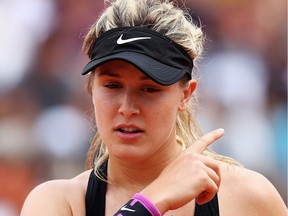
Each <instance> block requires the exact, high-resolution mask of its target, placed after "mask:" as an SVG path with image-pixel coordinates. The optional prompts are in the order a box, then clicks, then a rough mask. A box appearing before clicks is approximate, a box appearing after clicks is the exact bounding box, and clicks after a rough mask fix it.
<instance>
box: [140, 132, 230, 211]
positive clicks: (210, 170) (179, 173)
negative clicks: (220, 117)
mask: <svg viewBox="0 0 288 216" xmlns="http://www.w3.org/2000/svg"><path fill="white" fill-rule="evenodd" d="M223 134H224V130H223V129H218V130H214V131H212V132H210V133H207V134H206V135H204V136H202V137H200V138H199V139H198V140H196V141H195V142H194V143H193V144H192V145H191V146H190V147H189V148H187V149H186V150H184V151H183V152H181V154H180V155H179V156H178V157H177V158H176V159H175V160H174V161H173V162H172V163H171V164H169V165H168V166H167V167H166V168H165V169H164V170H163V171H162V173H161V174H160V175H159V177H158V178H157V179H156V180H155V181H153V182H152V183H151V184H150V185H149V186H148V187H146V188H145V189H144V190H143V191H142V192H141V193H143V194H144V195H145V196H146V197H148V198H149V199H150V200H151V202H152V203H154V204H155V206H156V207H157V208H158V209H159V211H160V212H161V213H162V214H164V213H165V212H167V211H168V210H173V209H177V208H180V207H182V206H184V205H185V204H187V203H188V202H190V201H191V200H193V199H195V198H196V201H197V203H198V204H204V203H206V202H209V201H210V200H211V199H212V198H213V197H214V196H215V194H216V193H217V192H218V189H219V185H220V169H219V164H218V162H217V161H216V160H214V159H212V158H209V157H207V156H204V155H203V154H202V152H203V151H204V150H205V149H206V148H207V147H208V146H209V145H211V144H212V143H213V142H214V141H215V140H217V139H219V138H220V137H222V136H223Z"/></svg>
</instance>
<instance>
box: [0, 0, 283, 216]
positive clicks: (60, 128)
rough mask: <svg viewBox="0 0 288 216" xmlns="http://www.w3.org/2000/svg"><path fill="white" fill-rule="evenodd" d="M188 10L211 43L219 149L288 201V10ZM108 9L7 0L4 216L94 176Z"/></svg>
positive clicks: (203, 99) (1, 67) (3, 18)
mask: <svg viewBox="0 0 288 216" xmlns="http://www.w3.org/2000/svg"><path fill="white" fill-rule="evenodd" d="M178 2H179V5H183V2H184V4H185V6H186V7H188V8H189V11H190V13H191V16H192V17H193V18H194V20H195V22H196V23H197V24H198V25H201V26H202V27H203V30H204V32H205V35H206V45H205V53H204V56H203V58H202V59H201V61H200V62H198V66H197V71H198V74H199V77H200V80H199V91H198V94H199V97H200V106H199V110H198V113H199V115H198V120H199V123H200V125H201V127H202V129H203V131H204V132H208V131H210V130H213V129H215V128H218V127H223V128H224V129H225V131H226V134H225V136H224V137H223V138H222V139H221V140H220V141H217V142H216V143H215V144H214V145H213V147H212V148H213V149H214V150H216V151H217V152H219V153H220V154H223V155H229V156H231V157H233V158H235V159H236V160H239V161H240V162H241V163H242V164H243V165H244V166H245V167H248V168H251V169H253V170H256V171H258V172H260V173H262V174H263V175H265V176H266V177H267V178H268V179H269V180H270V181H271V182H272V183H273V184H274V185H275V186H276V188H277V190H278V191H279V192H280V194H281V195H282V197H283V199H284V201H285V202H286V203H287V11H286V9H287V5H286V3H287V2H286V1H285V0H254V1H248V0H214V1H210V0H186V1H180V0H179V1H178ZM103 8H104V3H103V2H102V1H98V0H97V1H96V0H83V1H78V0H69V1H68V0H21V1H19V0H9V1H8V0H6V1H1V2H0V26H1V29H2V33H1V34H0V216H16V215H19V211H20V209H21V206H22V204H23V201H24V199H25V197H26V196H27V194H28V193H29V191H30V190H31V189H32V188H33V187H35V186H36V185H37V184H39V183H41V182H43V181H46V180H49V179H55V178H71V177H73V176H75V175H77V174H78V173H80V172H81V171H83V170H84V169H85V157H86V152H87V149H88V147H89V144H90V140H91V137H92V135H93V133H94V132H95V131H94V130H95V128H93V110H92V103H91V100H90V96H89V94H88V93H87V91H86V89H85V83H86V79H87V78H86V77H83V76H81V75H80V72H81V70H82V67H83V66H84V65H85V63H86V62H87V61H88V59H87V57H86V56H85V55H84V54H83V53H82V52H81V46H82V42H83V37H84V35H85V33H86V32H87V29H88V28H89V26H90V25H92V24H93V22H94V21H95V19H97V17H98V15H99V13H100V12H101V10H103Z"/></svg>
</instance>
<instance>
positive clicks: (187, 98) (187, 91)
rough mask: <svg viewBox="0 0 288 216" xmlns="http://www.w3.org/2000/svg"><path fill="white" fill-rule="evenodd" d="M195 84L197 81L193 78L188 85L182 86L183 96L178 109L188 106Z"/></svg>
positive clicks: (181, 109)
mask: <svg viewBox="0 0 288 216" xmlns="http://www.w3.org/2000/svg"><path fill="white" fill-rule="evenodd" d="M196 86H197V81H196V80H195V79H192V80H190V81H189V83H188V85H187V86H186V87H184V88H183V92H182V93H183V97H182V99H181V101H180V104H179V107H178V111H183V110H185V108H186V107H187V106H188V104H189V101H190V98H191V96H192V94H193V92H194V91H195V89H196Z"/></svg>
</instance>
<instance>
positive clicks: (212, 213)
mask: <svg viewBox="0 0 288 216" xmlns="http://www.w3.org/2000/svg"><path fill="white" fill-rule="evenodd" d="M219 215H220V213H219V205H218V197H217V194H216V195H215V196H214V198H213V199H212V200H211V201H210V202H208V203H205V204H203V205H198V204H197V203H196V207H195V214H194V216H219Z"/></svg>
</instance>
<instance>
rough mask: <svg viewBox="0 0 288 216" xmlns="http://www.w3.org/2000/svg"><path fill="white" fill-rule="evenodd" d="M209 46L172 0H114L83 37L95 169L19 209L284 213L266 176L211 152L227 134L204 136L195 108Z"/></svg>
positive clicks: (49, 185)
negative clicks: (199, 65) (199, 64)
mask: <svg viewBox="0 0 288 216" xmlns="http://www.w3.org/2000/svg"><path fill="white" fill-rule="evenodd" d="M202 47H203V35H202V31H201V29H200V28H198V27H196V26H195V25H194V24H193V23H192V22H191V20H190V19H189V17H188V16H187V15H186V14H185V13H184V12H183V11H182V10H180V9H178V8H177V7H175V6H174V5H173V4H172V3H169V2H168V1H163V0H141V1H137V0H117V1H115V2H113V3H112V4H111V6H110V7H108V8H107V9H106V10H105V11H104V12H103V14H102V15H101V17H100V18H99V20H98V21H97V22H96V23H95V25H93V26H92V27H91V29H90V31H89V33H88V34H87V36H86V38H85V41H84V49H85V50H87V51H88V55H89V57H90V58H91V61H90V62H89V63H88V64H87V65H86V67H85V68H84V70H83V72H82V74H83V75H84V74H89V80H88V90H89V92H90V93H91V95H92V100H93V104H94V110H95V118H96V124H97V130H98V132H97V134H96V135H95V138H94V139H93V142H92V145H91V147H90V150H89V153H88V160H87V164H88V167H89V168H93V169H92V170H91V169H88V170H87V171H85V172H83V173H82V174H80V175H79V176H76V177H75V178H73V179H70V180H54V181H49V182H46V183H44V184H42V185H40V186H38V187H36V188H35V189H34V190H33V191H32V192H31V193H30V195H29V196H28V198H27V200H26V202H25V204H24V206H23V209H22V213H21V215H22V216H26V215H29V216H31V215H37V216H38V215H85V214H86V215H103V216H104V215H118V216H120V215H122V216H125V215H219V214H220V215H224V216H225V215H227V216H231V215H279V216H281V215H283V216H284V215H286V214H287V210H286V206H285V204H284V202H283V201H282V200H281V197H280V196H279V194H278V192H277V191H276V190H275V188H274V187H273V186H272V185H271V183H270V182H269V181H268V180H267V179H266V178H264V177H263V176H262V175H260V174H257V173H255V172H253V171H249V170H247V169H244V168H242V167H241V165H239V164H238V162H236V161H234V160H233V159H230V158H227V157H223V156H220V155H217V154H216V153H214V152H212V151H210V150H208V149H207V147H208V146H209V145H210V144H212V143H213V142H214V141H215V140H217V139H219V138H220V137H221V136H222V135H223V134H224V130H223V129H218V130H215V131H212V132H210V133H208V134H206V135H203V136H202V134H201V132H200V130H199V128H198V127H197V125H196V123H195V120H194V118H193V115H192V112H191V107H190V102H191V104H192V105H195V104H196V102H197V100H196V99H197V98H196V94H195V89H196V86H197V81H196V79H195V72H194V70H193V73H192V69H193V67H194V65H195V64H196V61H197V59H198V58H199V57H200V55H201V53H202Z"/></svg>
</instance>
